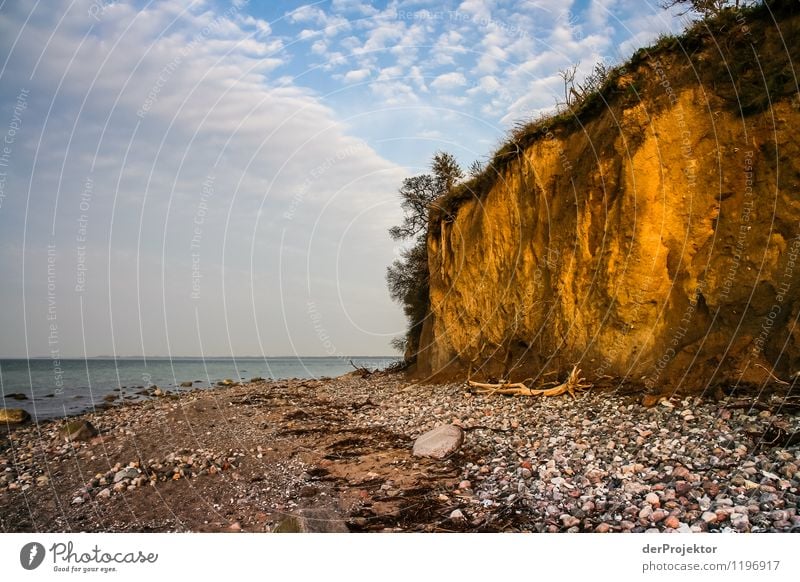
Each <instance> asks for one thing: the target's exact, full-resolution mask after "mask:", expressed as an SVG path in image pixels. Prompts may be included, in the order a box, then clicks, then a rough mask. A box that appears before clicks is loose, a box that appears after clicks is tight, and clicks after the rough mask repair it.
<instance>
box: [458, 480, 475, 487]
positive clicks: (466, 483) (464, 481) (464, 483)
mask: <svg viewBox="0 0 800 582" xmlns="http://www.w3.org/2000/svg"><path fill="white" fill-rule="evenodd" d="M458 488H459V489H472V483H470V482H469V481H467V480H466V479H464V480H463V481H462V482H461V483H459V484H458Z"/></svg>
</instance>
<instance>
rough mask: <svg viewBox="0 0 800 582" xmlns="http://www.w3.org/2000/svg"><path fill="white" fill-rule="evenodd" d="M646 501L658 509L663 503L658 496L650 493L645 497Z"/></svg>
mask: <svg viewBox="0 0 800 582" xmlns="http://www.w3.org/2000/svg"><path fill="white" fill-rule="evenodd" d="M644 500H645V501H647V503H649V504H650V505H652V506H653V507H658V506H659V504H660V503H661V502H660V500H659V498H658V495H656V494H655V493H648V494H647V495H645V498H644Z"/></svg>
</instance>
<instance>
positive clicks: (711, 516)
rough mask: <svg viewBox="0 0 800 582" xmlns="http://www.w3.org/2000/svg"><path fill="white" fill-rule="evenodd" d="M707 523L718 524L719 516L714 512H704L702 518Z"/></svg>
mask: <svg viewBox="0 0 800 582" xmlns="http://www.w3.org/2000/svg"><path fill="white" fill-rule="evenodd" d="M700 519H702V520H703V521H704V522H706V523H716V522H717V514H716V513H714V512H712V511H704V512H703V515H701V516H700Z"/></svg>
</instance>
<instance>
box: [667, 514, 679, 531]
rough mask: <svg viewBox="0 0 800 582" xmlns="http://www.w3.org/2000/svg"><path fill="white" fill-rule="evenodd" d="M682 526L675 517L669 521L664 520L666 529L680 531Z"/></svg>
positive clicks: (671, 516)
mask: <svg viewBox="0 0 800 582" xmlns="http://www.w3.org/2000/svg"><path fill="white" fill-rule="evenodd" d="M680 525H681V522H680V520H679V519H678V518H677V517H675V516H674V515H670V516H669V517H668V518H667V519H665V520H664V527H669V528H672V529H678V528H679V527H680Z"/></svg>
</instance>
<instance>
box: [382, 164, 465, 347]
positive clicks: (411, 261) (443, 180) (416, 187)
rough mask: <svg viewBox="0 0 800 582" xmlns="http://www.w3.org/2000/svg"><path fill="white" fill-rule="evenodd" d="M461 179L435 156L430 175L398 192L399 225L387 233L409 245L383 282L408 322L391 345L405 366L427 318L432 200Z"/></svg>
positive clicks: (411, 180)
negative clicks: (400, 356)
mask: <svg viewBox="0 0 800 582" xmlns="http://www.w3.org/2000/svg"><path fill="white" fill-rule="evenodd" d="M463 177H464V174H463V172H462V171H461V168H460V167H459V165H458V163H457V162H456V160H455V158H454V157H453V156H452V155H450V154H448V153H444V152H438V153H437V154H436V155H435V156H434V157H433V161H432V163H431V173H430V174H422V175H419V176H414V177H412V178H406V179H405V180H403V185H402V186H401V188H400V197H401V199H402V204H401V205H402V207H403V210H404V211H405V214H404V216H403V222H402V224H400V225H398V226H394V227H392V228H390V229H389V235H390V236H391V237H392V238H393V239H394V240H397V241H410V242H411V245H410V246H409V247H407V248H405V249H404V250H403V251H402V253H401V258H399V259H397V260H395V261H394V263H392V265H391V266H390V267H389V268H388V269H387V273H386V281H387V283H388V285H389V294H390V295H391V297H392V299H394V300H395V301H397V302H398V303H400V304H401V305H402V306H403V311H404V312H405V315H406V318H407V319H408V331H407V332H406V336H405V337H404V338H397V339H395V340H394V341H393V342H392V345H393V346H394V347H395V348H397V349H398V350H400V351H402V352H404V354H405V359H406V360H407V361H408V362H412V361H414V359H415V358H416V354H417V351H418V350H419V339H420V335H421V334H422V325H423V323H424V322H425V317H426V316H427V315H428V307H429V301H430V299H429V288H428V281H429V279H428V248H427V239H428V224H429V218H430V211H431V208H432V207H433V205H434V204H433V203H434V201H435V200H437V199H439V198H442V197H444V196H445V195H446V194H447V193H448V192H449V191H450V190H451V189H452V188H453V187H454V186H455V185H456V183H457V182H458V181H459V180H460V179H461V178H463Z"/></svg>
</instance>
